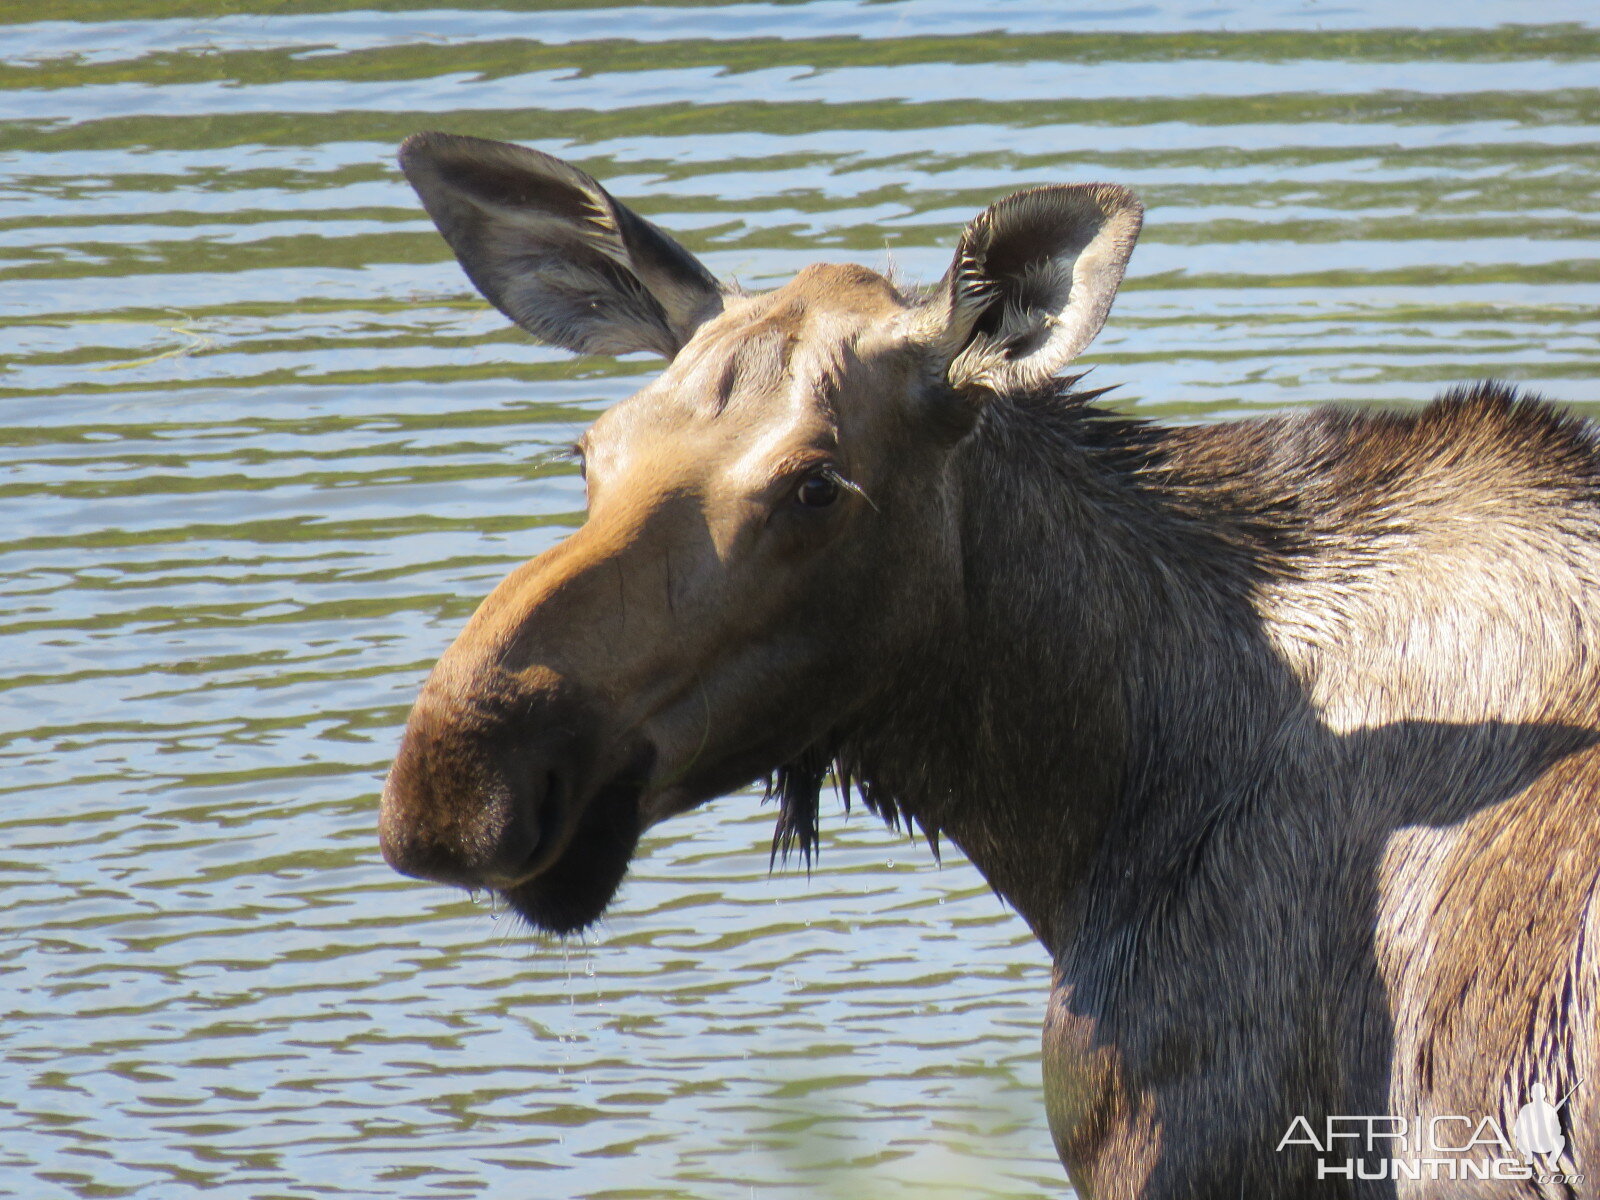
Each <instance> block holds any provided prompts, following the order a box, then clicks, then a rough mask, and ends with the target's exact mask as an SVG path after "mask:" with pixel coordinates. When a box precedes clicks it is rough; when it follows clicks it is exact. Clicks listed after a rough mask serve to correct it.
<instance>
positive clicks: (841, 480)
mask: <svg viewBox="0 0 1600 1200" xmlns="http://www.w3.org/2000/svg"><path fill="white" fill-rule="evenodd" d="M818 474H819V475H822V476H823V477H824V478H826V479H831V480H832V481H833V482H834V483H836V484H838V485H839V486H840V487H842V488H843V489H844V490H845V491H847V492H854V493H855V494H856V495H857V496H860V497H861V499H862V500H863V501H864V502H865V503H866V506H867V507H868V508H870V509H871V510H872V511H873V512H878V511H880V510H879V508H878V506H877V505H876V504H874V503H873V502H872V497H871V496H869V495H867V494H866V492H864V491H862V490H861V486H860V485H859V484H856V483H852V482H851V481H850V480H848V479H846V478H845V477H844V476H843V475H841V474H839V472H838V471H836V470H834V468H832V467H824V468H823V469H822V470H821V471H819V472H818Z"/></svg>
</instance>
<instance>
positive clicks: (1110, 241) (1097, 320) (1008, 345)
mask: <svg viewBox="0 0 1600 1200" xmlns="http://www.w3.org/2000/svg"><path fill="white" fill-rule="evenodd" d="M1143 216H1144V208H1143V206H1142V205H1141V204H1140V203H1139V201H1138V199H1137V198H1136V197H1135V196H1134V195H1133V193H1132V192H1130V191H1128V190H1127V189H1126V188H1124V187H1120V186H1118V185H1116V184H1107V183H1089V184H1074V185H1069V186H1057V187H1043V188H1034V189H1032V190H1030V191H1025V192H1018V193H1016V194H1015V195H1012V196H1008V197H1006V198H1005V199H1004V200H1001V201H1000V202H999V203H998V204H995V205H993V206H992V207H991V208H989V209H987V210H985V211H984V212H982V213H980V214H978V216H977V217H975V218H974V219H973V221H972V222H971V224H969V225H968V226H967V228H966V229H965V230H964V231H963V232H962V235H961V241H960V243H959V244H958V246H957V249H956V255H955V259H954V261H953V262H952V263H951V265H950V270H949V271H948V272H947V273H946V274H945V277H944V279H943V280H942V281H941V283H940V284H939V286H938V287H936V288H935V289H934V292H933V295H932V297H931V298H930V301H929V303H928V304H927V306H926V307H925V309H924V310H923V312H922V313H921V314H920V315H919V318H918V325H919V330H918V336H919V338H920V340H922V341H924V342H925V343H926V344H927V345H928V346H929V347H930V348H931V349H932V350H933V351H934V353H935V354H937V355H938V356H939V358H940V359H941V360H942V361H943V362H944V363H946V364H947V366H946V377H947V378H948V380H949V382H950V383H951V385H952V386H954V387H956V388H957V389H970V388H979V387H981V388H987V389H990V390H992V391H994V392H997V393H1001V394H1005V393H1013V392H1021V391H1025V390H1034V389H1037V388H1040V387H1043V386H1045V385H1046V384H1048V383H1049V382H1050V380H1051V379H1053V378H1054V377H1055V376H1056V375H1057V374H1058V373H1059V372H1060V371H1061V370H1062V368H1064V367H1065V366H1066V365H1067V364H1068V363H1070V362H1071V361H1072V360H1073V359H1074V358H1076V357H1077V356H1078V355H1079V354H1081V353H1082V352H1083V351H1084V349H1086V348H1087V347H1088V345H1089V343H1090V342H1091V341H1093V340H1094V338H1095V335H1096V334H1098V333H1099V332H1100V329H1101V327H1102V326H1104V324H1105V321H1106V316H1107V314H1108V313H1109V312H1110V311H1111V304H1112V302H1113V301H1114V300H1115V299H1116V295H1117V289H1118V287H1119V286H1120V285H1121V283H1122V276H1123V272H1124V270H1125V269H1126V268H1127V264H1128V257H1129V255H1131V254H1132V253H1133V246H1134V243H1135V242H1136V241H1137V240H1138V237H1139V228H1140V225H1141V223H1142V221H1143Z"/></svg>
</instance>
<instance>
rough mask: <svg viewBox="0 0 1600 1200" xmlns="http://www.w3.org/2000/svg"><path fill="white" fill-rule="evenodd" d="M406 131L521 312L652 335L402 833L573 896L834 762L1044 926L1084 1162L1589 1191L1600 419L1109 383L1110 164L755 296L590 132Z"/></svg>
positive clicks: (458, 866) (508, 305)
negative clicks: (612, 171) (1192, 400)
mask: <svg viewBox="0 0 1600 1200" xmlns="http://www.w3.org/2000/svg"><path fill="white" fill-rule="evenodd" d="M400 161H401V166H402V169H403V171H404V174H405V176H406V178H407V179H408V180H409V181H410V183H411V184H412V186H413V187H414V188H415V189H416V191H417V193H418V194H419V195H420V197H421V200H422V203H423V205H424V206H425V208H426V209H427V211H428V213H429V214H430V216H431V217H432V218H433V220H434V222H435V223H436V224H437V226H438V228H439V230H440V231H441V232H442V234H443V235H444V238H445V240H446V241H447V242H448V243H449V245H450V247H451V248H452V249H453V251H454V252H455V254H456V256H457V258H458V259H459V261H460V263H461V265H462V266H463V267H464V268H465V270H466V273H467V275H468V276H469V277H470V279H471V281H472V282H473V283H474V284H475V285H476V286H477V288H478V289H479V290H480V291H482V293H483V294H484V295H485V296H486V297H487V298H488V299H489V300H490V301H491V302H492V303H493V304H494V305H495V306H496V307H497V308H499V309H500V310H501V311H502V312H503V313H505V314H506V315H507V316H508V317H509V318H510V319H511V320H512V321H514V322H516V323H517V324H518V325H520V326H521V327H522V328H524V329H525V330H527V331H528V332H530V333H531V334H533V336H534V337H536V338H539V339H541V340H543V341H545V342H549V343H553V344H554V345H556V346H560V347H564V348H566V349H568V350H571V351H574V352H577V353H580V354H622V353H626V352H632V351H650V352H653V353H654V354H657V355H660V356H661V357H662V358H664V359H666V360H667V366H666V369H665V371H664V373H662V374H661V375H660V376H659V378H657V379H655V380H654V382H652V383H650V384H648V385H647V386H646V387H645V388H644V389H643V390H641V391H639V392H638V393H637V394H635V395H633V396H631V397H630V398H628V399H626V400H624V401H622V402H620V403H618V404H616V405H615V406H613V407H611V408H610V409H609V410H607V411H606V412H605V413H604V414H603V415H601V416H600V418H599V419H598V420H597V421H595V422H594V424H593V425H592V426H591V427H590V428H589V429H588V431H587V432H586V433H585V434H584V436H583V438H582V439H581V441H580V443H579V444H578V445H577V446H576V447H575V448H574V454H575V455H576V457H577V459H578V461H579V463H580V465H581V468H582V470H583V471H584V474H585V479H586V487H587V497H588V499H587V515H586V519H585V521H584V523H583V524H582V525H581V527H579V528H578V529H577V530H576V531H575V532H573V533H572V534H571V536H569V537H567V538H566V540H564V541H562V542H561V543H560V544H558V545H556V546H554V547H553V548H551V549H549V550H547V551H546V552H545V553H543V554H541V555H540V556H539V557H537V558H535V559H533V560H532V561H531V562H528V563H526V564H524V565H522V566H520V567H518V568H517V569H515V570H514V571H512V572H511V574H510V575H509V576H507V577H506V579H505V580H504V581H503V582H501V583H500V584H499V585H498V586H497V587H495V588H494V590H493V591H492V592H491V593H490V594H489V596H488V597H487V598H486V599H485V600H484V601H483V602H482V605H481V606H480V607H479V608H478V609H477V611H476V612H475V613H474V615H473V616H472V617H471V619H470V620H469V621H468V622H467V624H466V626H465V628H464V629H463V630H462V631H461V633H460V635H459V636H458V637H457V638H456V640H455V642H454V643H453V644H452V645H451V646H450V647H449V648H448V649H447V650H446V651H445V652H444V654H443V656H442V657H441V658H440V660H439V662H438V664H437V665H436V666H435V667H434V668H433V670H432V673H431V674H430V675H429V676H428V678H427V680H426V682H425V683H424V685H423V686H422V689H421V692H420V694H419V695H418V697H417V700H416V703H415V707H414V708H413V709H412V711H411V714H410V717H409V719H408V721H407V724H406V728H405V732H404V735H403V738H402V740H401V743H400V746H399V750H398V752H397V756H396V758H395V760H394V764H393V766H392V768H391V770H390V773H389V776H388V780H387V783H386V784H385V787H384V791H383V798H382V805H381V816H380V822H379V824H380V842H381V846H382V851H383V854H384V856H385V858H386V859H387V861H388V862H389V863H390V864H391V865H392V866H393V867H394V868H396V869H397V870H399V871H401V872H403V873H405V874H408V875H413V876H417V877H420V878H423V879H428V880H435V881H439V882H442V883H447V884H453V885H457V886H461V887H466V888H473V889H492V890H493V892H495V893H498V894H499V895H500V896H501V897H503V898H504V900H505V902H506V903H507V904H508V905H509V907H510V908H512V909H514V910H515V911H516V912H518V913H520V914H521V915H522V916H523V917H524V918H526V920H527V922H528V923H529V924H530V925H532V926H534V927H535V928H537V929H539V930H544V931H548V932H551V933H554V934H558V935H560V934H568V933H572V932H574V931H577V930H581V929H583V928H585V927H586V926H588V925H590V924H591V923H592V922H594V921H595V920H596V919H597V918H599V917H600V916H601V914H602V913H603V912H604V911H605V910H606V908H607V906H608V905H609V904H610V902H611V901H612V898H613V896H614V894H615V893H616V892H617V890H618V887H619V885H620V883H621V882H622V880H623V877H624V875H625V873H626V871H627V868H628V863H629V860H630V858H631V857H632V856H633V854H634V853H635V850H636V847H637V845H638V842H639V838H640V835H641V834H642V833H643V832H644V831H645V830H647V829H650V828H652V827H654V826H655V825H657V824H658V823H659V822H662V821H665V820H667V819H668V818H670V817H673V816H675V815H677V814H680V813H683V812H686V811H688V810H689V809H692V808H694V807H695V806H696V805H699V804H701V803H703V802H705V801H707V800H709V799H710V798H712V797H715V796H719V795H722V794H724V793H727V792H729V791H731V790H734V789H737V788H741V787H744V786H746V785H748V784H750V783H752V782H755V781H759V780H762V779H763V778H765V779H766V780H767V786H768V789H769V793H770V794H771V795H772V796H775V797H776V799H777V801H778V806H777V829H776V833H775V840H774V846H775V849H781V850H784V851H788V850H791V849H795V848H798V850H799V851H800V852H801V853H803V854H805V855H807V856H809V854H810V853H811V851H812V849H813V848H814V846H815V845H816V839H817V820H818V817H817V811H818V797H819V793H820V792H821V791H822V790H823V789H824V787H826V786H828V785H829V784H830V783H832V784H833V785H835V786H837V787H838V788H839V789H840V790H841V791H842V792H843V794H844V796H845V798H846V802H847V803H848V802H849V798H850V797H851V796H852V795H854V796H856V797H858V798H859V799H860V801H861V802H862V803H864V805H865V807H866V808H867V809H869V810H870V811H872V812H874V813H876V814H877V815H879V816H881V817H883V818H885V819H886V820H888V821H890V822H891V823H905V824H907V825H909V826H912V827H915V828H918V829H920V830H921V831H923V832H925V833H926V834H927V836H928V837H929V838H930V840H933V841H934V843H935V848H937V839H938V838H940V837H944V838H948V839H949V840H950V841H952V842H954V843H955V844H956V845H957V846H959V847H960V848H961V850H962V851H963V852H964V853H965V854H966V855H967V856H968V857H969V858H970V859H971V861H972V862H973V863H974V864H975V865H976V866H977V868H978V870H980V871H981V872H982V873H983V875H984V876H985V877H986V878H987V880H988V881H989V883H990V884H991V885H992V887H993V888H994V890H995V891H996V892H997V893H998V894H999V895H1000V896H1001V897H1002V898H1003V899H1004V900H1005V901H1006V902H1007V903H1008V904H1010V905H1011V906H1012V907H1013V908H1014V909H1015V910H1016V912H1018V913H1019V914H1020V915H1021V916H1022V918H1023V919H1024V920H1025V921H1026V922H1027V923H1028V925H1029V927H1030V928H1031V930H1032V931H1033V933H1034V934H1035V935H1036V936H1037V938H1038V940H1039V941H1040V943H1042V945H1043V947H1044V949H1045V950H1046V951H1047V952H1048V953H1049V955H1050V957H1051V962H1052V964H1053V973H1052V986H1051V991H1050V995H1049V999H1048V1005H1047V1011H1046V1016H1045V1020H1044V1035H1043V1041H1044V1045H1043V1053H1044V1082H1045V1104H1046V1110H1047V1113H1048V1117H1049V1123H1050V1128H1051V1131H1052V1135H1053V1137H1054V1140H1055V1143H1056V1148H1057V1150H1058V1152H1059V1153H1060V1156H1061V1158H1062V1160H1063V1162H1064V1163H1065V1165H1066V1167H1067V1171H1068V1174H1069V1176H1070V1178H1071V1181H1072V1184H1073V1186H1074V1187H1075V1188H1076V1190H1077V1193H1078V1194H1079V1195H1080V1196H1082V1197H1085V1198H1096V1200H1099V1198H1112V1200H1122V1198H1133V1197H1140V1198H1145V1200H1152V1198H1156V1197H1183V1198H1186V1200H1196V1198H1208V1197H1216V1198H1219V1200H1220V1198H1224V1197H1225V1198H1227V1200H1237V1198H1239V1197H1246V1198H1252V1200H1253V1198H1261V1197H1296V1198H1298V1197H1323V1196H1326V1197H1398V1196H1404V1197H1446V1196H1448V1197H1458V1196H1459V1197H1476V1196H1482V1197H1491V1196H1492V1197H1506V1196H1518V1195H1523V1196H1580V1195H1594V1194H1597V1193H1596V1192H1595V1190H1594V1179H1593V1177H1592V1176H1591V1175H1588V1174H1587V1172H1591V1171H1593V1170H1596V1169H1600V1045H1597V1038H1600V899H1597V875H1600V748H1597V742H1600V612H1597V606H1596V600H1597V598H1600V435H1597V432H1596V429H1595V428H1594V427H1593V426H1591V425H1590V424H1588V423H1586V422H1585V421H1584V420H1582V419H1581V418H1579V417H1578V416H1575V415H1573V414H1572V413H1571V412H1569V411H1566V410H1562V409H1559V408H1556V407H1554V406H1552V405H1551V404H1549V403H1547V402H1545V401H1544V400H1541V399H1539V398H1537V397H1535V396H1532V395H1528V394H1523V393H1520V392H1519V391H1518V390H1517V389H1514V388H1512V387H1510V386H1507V385H1504V384H1499V383H1479V384H1475V385H1471V386H1463V387H1458V388H1455V389H1453V390H1450V391H1449V392H1447V393H1446V394H1444V395H1442V396H1441V397H1439V398H1438V399H1436V400H1434V401H1432V402H1431V403H1429V404H1427V405H1425V406H1419V407H1413V408H1412V409H1409V410H1405V411H1388V410H1377V409H1372V410H1352V409H1349V408H1335V407H1323V408H1315V409H1311V408H1307V409H1304V410H1301V411H1294V412H1289V413H1285V414H1281V415H1272V416H1264V417H1259V418H1251V419H1244V420H1232V421H1223V422H1217V423H1212V424H1206V425H1194V426H1186V427H1178V428H1169V427H1166V426H1164V425H1162V424H1160V423H1156V422H1152V421H1149V420H1145V419H1139V418H1137V417H1135V416H1132V415H1128V414H1126V413H1122V412H1118V411H1116V410H1115V409H1114V408H1111V407H1109V406H1107V405H1106V404H1105V403H1097V398H1098V397H1099V396H1100V394H1101V393H1100V391H1094V390H1088V389H1085V388H1081V387H1080V386H1079V383H1080V381H1081V379H1082V376H1081V375H1078V376H1067V375H1066V374H1065V373H1064V371H1065V368H1066V367H1067V366H1068V364H1069V363H1071V362H1072V361H1073V360H1074V358H1076V357H1077V356H1078V355H1079V354H1080V353H1081V352H1082V351H1083V350H1084V349H1085V348H1086V347H1087V346H1088V345H1089V344H1090V342H1091V341H1092V339H1093V338H1094V337H1095V335H1096V334H1097V333H1098V332H1099V331H1100V329H1101V327H1102V325H1103V324H1104V322H1105V320H1106V316H1107V314H1108V312H1109V310H1110V308H1111V304H1112V301H1113V299H1114V297H1115V295H1116V293H1117V290H1118V288H1119V286H1120V284H1121V282H1122V277H1123V273H1124V269H1125V266H1126V264H1127V262H1128V258H1129V255H1130V254H1131V252H1132V250H1133V246H1134V242H1135V240H1136V238H1137V236H1138V234H1139V230H1140V226H1141V222H1142V220H1143V209H1142V207H1141V205H1140V203H1139V201H1138V200H1137V199H1136V198H1135V197H1134V196H1133V195H1132V194H1131V193H1130V192H1129V191H1127V190H1126V189H1124V188H1122V187H1118V186H1113V185H1109V184H1081V185H1071V186H1049V187H1039V188H1035V189H1032V190H1028V191H1022V192H1019V193H1017V194H1015V195H1011V196H1008V197H1006V198H1004V199H1002V200H1000V201H999V202H998V203H996V204H994V205H993V206H992V207H990V208H989V209H987V210H986V211H984V212H982V213H980V214H979V215H978V216H977V217H975V218H974V219H973V220H972V221H971V222H970V223H969V224H968V225H967V226H966V228H965V229H964V231H963V232H962V233H961V235H960V238H959V242H958V244H957V246H956V250H955V256H954V260H953V261H952V263H951V265H950V268H949V270H948V271H947V272H946V274H945V275H944V277H943V278H942V279H941V280H940V281H939V282H938V283H936V284H934V285H932V286H928V287H921V288H911V287H909V286H907V285H905V284H903V283H897V282H895V281H892V280H891V279H889V278H886V277H885V276H884V275H882V274H879V273H877V272H875V271H873V270H870V269H867V268H865V267H862V266H854V265H834V264H819V265H813V266H811V267H808V268H806V269H805V270H803V271H801V272H800V273H799V274H798V275H797V276H795V277H794V278H793V279H792V280H791V281H790V282H788V283H786V284H784V285H783V286H782V287H779V288H777V289H776V290H773V291H768V292H764V293H750V292H746V291H744V290H741V289H740V288H738V287H736V286H733V285H731V284H728V283H724V282H720V281H719V280H717V279H716V278H715V277H713V276H712V274H711V273H710V272H709V271H708V270H707V269H706V268H705V267H704V266H703V265H702V264H701V263H700V262H699V261H698V260H697V259H696V258H695V257H694V256H693V255H692V254H690V253H689V251H687V250H686V249H685V248H684V247H682V246H681V245H679V244H678V243H677V242H676V241H674V240H673V239H672V238H671V237H669V236H668V235H667V234H666V233H664V232H663V231H662V230H660V229H658V228H657V227H656V226H655V225H653V224H651V223H650V222H649V221H647V220H645V219H644V218H643V217H641V216H639V215H638V214H637V213H635V212H633V211H632V210H630V209H629V208H627V207H625V206H624V205H623V204H622V203H620V202H618V201H617V200H616V199H614V198H613V197H612V196H611V195H610V194H609V193H608V192H607V191H606V190H605V189H604V188H603V187H602V186H601V185H600V184H599V183H598V182H596V181H595V180H594V179H593V178H591V177H590V176H589V175H587V174H585V173H584V172H583V171H580V170H579V169H577V168H576V167H574V166H572V165H570V164H568V163H566V162H564V161H562V160H560V159H557V158H554V157H551V156H548V155H545V154H541V153H538V152H536V151H533V150H529V149H526V148H522V147H518V146H513V145H509V144H504V143H499V142H492V141H484V140H480V139H476V138H470V137H463V136H455V135H448V134H443V133H424V134H419V135H417V136H415V137H413V138H411V139H410V140H409V141H407V142H406V144H405V146H404V148H403V150H402V151H401V160H400ZM1535 1088H1539V1089H1542V1090H1541V1091H1540V1092H1538V1093H1537V1096H1539V1097H1544V1096H1548V1097H1550V1098H1551V1101H1550V1102H1544V1101H1541V1103H1543V1104H1544V1107H1542V1108H1540V1109H1538V1110H1537V1113H1536V1114H1535V1115H1536V1116H1539V1115H1540V1114H1542V1116H1540V1119H1541V1120H1543V1121H1544V1125H1542V1126H1540V1128H1544V1129H1546V1131H1547V1132H1546V1134H1544V1135H1541V1136H1542V1137H1544V1139H1545V1141H1546V1142H1547V1143H1548V1144H1544V1145H1540V1146H1538V1147H1522V1146H1519V1145H1518V1144H1517V1143H1516V1141H1515V1138H1516V1136H1517V1135H1516V1133H1515V1132H1514V1131H1515V1130H1516V1129H1518V1128H1523V1127H1531V1126H1527V1125H1526V1122H1527V1118H1524V1125H1523V1126H1519V1125H1518V1124H1517V1121H1518V1114H1519V1112H1521V1111H1522V1110H1523V1109H1524V1107H1525V1105H1526V1104H1527V1103H1528V1101H1529V1098H1530V1096H1534V1095H1535V1092H1534V1089H1535ZM1556 1098H1562V1099H1561V1107H1560V1109H1559V1110H1558V1111H1557V1110H1556V1108H1555V1103H1554V1100H1555V1099H1556ZM1529 1111H1533V1110H1529ZM1551 1113H1554V1115H1553V1116H1551V1115H1550V1114H1551ZM1536 1124H1537V1123H1536ZM1557 1127H1559V1128H1557ZM1557 1135H1559V1136H1557ZM1553 1147H1559V1150H1558V1151H1557V1150H1554V1149H1552V1148H1553ZM1535 1149H1537V1150H1539V1151H1540V1152H1541V1153H1540V1154H1537V1155H1536V1154H1534V1153H1533V1152H1532V1151H1533V1150H1535ZM1524 1150H1527V1151H1528V1153H1526V1154H1524Z"/></svg>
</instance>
